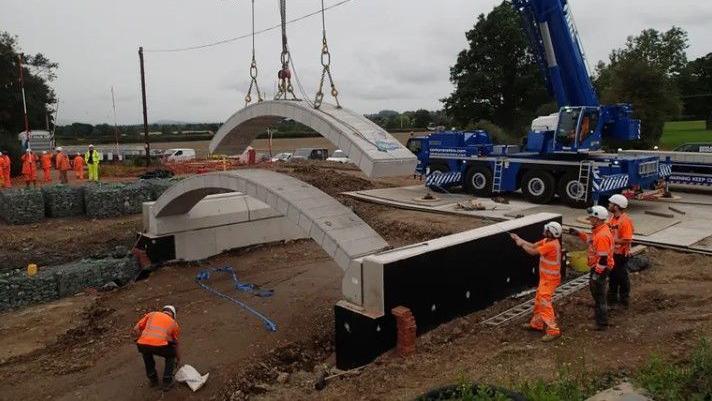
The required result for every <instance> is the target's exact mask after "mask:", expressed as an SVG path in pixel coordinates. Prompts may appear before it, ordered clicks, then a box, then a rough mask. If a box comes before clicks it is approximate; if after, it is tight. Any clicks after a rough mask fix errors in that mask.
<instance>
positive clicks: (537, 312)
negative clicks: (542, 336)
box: [529, 282, 561, 336]
mask: <svg viewBox="0 0 712 401" xmlns="http://www.w3.org/2000/svg"><path fill="white" fill-rule="evenodd" d="M557 285H558V283H556V282H551V283H550V282H540V283H539V287H538V288H537V290H536V296H535V297H534V313H533V315H532V318H531V320H530V321H529V325H531V326H532V328H534V329H536V330H544V329H545V328H546V334H549V335H552V336H558V335H559V334H561V330H560V329H559V325H558V324H557V323H556V313H555V312H554V304H553V301H552V297H553V296H554V291H555V290H556V287H557Z"/></svg>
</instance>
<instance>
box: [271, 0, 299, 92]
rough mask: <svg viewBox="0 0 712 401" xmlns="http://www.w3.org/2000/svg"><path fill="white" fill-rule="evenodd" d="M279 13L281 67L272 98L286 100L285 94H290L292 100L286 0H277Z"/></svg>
mask: <svg viewBox="0 0 712 401" xmlns="http://www.w3.org/2000/svg"><path fill="white" fill-rule="evenodd" d="M279 14H280V17H281V19H282V54H281V55H280V61H281V62H282V68H281V69H280V70H279V71H278V72H277V94H276V95H275V96H274V100H279V99H284V100H288V98H287V94H291V95H292V100H298V99H297V96H295V95H294V87H293V86H292V72H291V71H290V69H289V61H290V57H291V56H290V54H289V47H288V46H287V4H286V0H279Z"/></svg>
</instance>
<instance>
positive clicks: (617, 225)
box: [608, 194, 635, 308]
mask: <svg viewBox="0 0 712 401" xmlns="http://www.w3.org/2000/svg"><path fill="white" fill-rule="evenodd" d="M627 209H628V198H626V197H625V196H623V195H621V194H615V195H613V196H611V197H610V199H608V211H609V212H611V214H612V216H611V218H610V219H609V220H608V226H609V227H610V229H611V233H612V234H613V241H614V243H615V244H614V247H613V261H614V262H615V264H614V267H613V270H612V271H611V277H610V278H609V279H608V307H609V308H611V307H612V306H615V305H616V304H618V303H620V305H621V306H623V307H624V308H627V307H628V304H629V298H630V277H628V258H629V257H630V245H631V243H632V242H633V232H634V231H635V228H634V227H633V220H631V218H630V217H629V216H628V213H626V212H625V211H626V210H627Z"/></svg>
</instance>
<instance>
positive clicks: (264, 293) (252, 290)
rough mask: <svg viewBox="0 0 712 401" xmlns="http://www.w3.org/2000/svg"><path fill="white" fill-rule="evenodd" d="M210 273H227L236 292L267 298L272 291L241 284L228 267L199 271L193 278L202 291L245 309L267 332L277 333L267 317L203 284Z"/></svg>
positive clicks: (275, 326)
mask: <svg viewBox="0 0 712 401" xmlns="http://www.w3.org/2000/svg"><path fill="white" fill-rule="evenodd" d="M211 271H213V272H224V273H229V274H230V275H231V276H232V280H233V282H234V283H235V289H236V290H238V291H242V292H247V293H249V294H252V295H255V296H258V297H269V296H272V294H273V293H274V291H273V290H263V289H260V288H259V287H257V286H256V285H254V284H251V283H244V282H241V281H240V280H238V279H237V274H235V271H234V270H232V268H231V267H229V266H226V267H217V268H213V269H205V270H201V271H199V272H198V274H197V275H196V276H195V281H196V282H197V283H198V285H199V286H201V287H203V288H204V289H206V290H208V291H210V292H212V293H213V294H215V295H217V296H219V297H222V298H225V299H227V300H230V301H232V302H234V303H236V304H237V305H238V306H240V307H242V308H243V309H245V310H247V311H248V312H250V313H252V314H253V315H255V316H257V317H258V318H259V319H260V320H262V322H263V323H264V325H265V328H266V329H267V330H269V331H272V332H275V331H277V324H276V323H275V322H274V321H272V320H270V318H268V317H267V316H265V315H263V314H262V313H260V312H258V311H257V310H255V309H253V308H252V307H250V306H249V305H247V304H246V303H244V302H242V301H240V300H238V299H235V298H233V297H231V296H229V295H226V294H223V293H221V292H220V291H218V290H216V289H214V288H212V287H210V286H208V285H207V284H205V283H204V281H207V280H208V279H209V278H210V272H211Z"/></svg>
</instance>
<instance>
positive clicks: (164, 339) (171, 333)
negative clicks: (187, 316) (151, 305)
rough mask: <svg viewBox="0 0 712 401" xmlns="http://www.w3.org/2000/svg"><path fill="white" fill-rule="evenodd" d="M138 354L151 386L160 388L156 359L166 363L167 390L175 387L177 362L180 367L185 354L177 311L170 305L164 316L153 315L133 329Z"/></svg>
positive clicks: (163, 313) (164, 387)
mask: <svg viewBox="0 0 712 401" xmlns="http://www.w3.org/2000/svg"><path fill="white" fill-rule="evenodd" d="M133 336H134V338H135V339H136V346H137V347H138V351H139V352H140V353H141V355H142V356H143V362H144V365H145V367H146V376H148V380H149V381H150V382H151V386H157V385H158V372H156V361H155V360H154V359H153V356H154V355H157V356H162V357H163V358H164V359H165V366H164V368H163V390H164V391H166V390H168V389H170V388H171V386H172V385H173V368H174V367H175V364H176V362H178V364H180V359H181V354H180V348H179V347H178V337H179V336H180V326H179V325H178V322H177V321H176V308H175V307H174V306H173V305H166V306H164V307H163V309H162V310H161V311H160V312H149V313H147V314H145V315H144V316H143V317H142V318H141V320H139V321H138V323H136V325H135V326H134V328H133Z"/></svg>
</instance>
